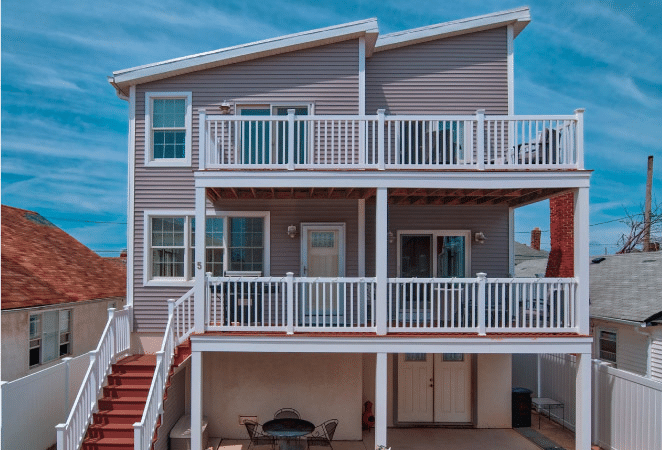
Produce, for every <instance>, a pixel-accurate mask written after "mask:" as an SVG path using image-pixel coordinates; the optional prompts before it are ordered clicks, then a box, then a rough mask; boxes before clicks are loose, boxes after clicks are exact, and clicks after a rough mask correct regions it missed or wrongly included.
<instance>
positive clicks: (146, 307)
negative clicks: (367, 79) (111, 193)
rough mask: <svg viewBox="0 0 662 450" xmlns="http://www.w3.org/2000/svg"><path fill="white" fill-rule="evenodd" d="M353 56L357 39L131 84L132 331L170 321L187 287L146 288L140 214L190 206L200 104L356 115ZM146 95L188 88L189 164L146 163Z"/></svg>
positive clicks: (212, 110) (213, 108) (212, 108)
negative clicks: (296, 107)
mask: <svg viewBox="0 0 662 450" xmlns="http://www.w3.org/2000/svg"><path fill="white" fill-rule="evenodd" d="M358 58H359V56H358V40H356V39H354V40H350V41H345V42H339V43H335V44H330V45H326V46H321V47H316V48H312V49H307V50H301V51H296V52H291V53H286V54H282V55H277V56H271V57H266V58H262V59H258V60H253V61H247V62H243V63H237V64H232V65H228V66H223V67H218V68H213V69H208V70H202V71H198V72H192V73H189V74H185V75H180V76H176V77H172V78H169V79H164V80H159V81H155V82H151V83H146V84H142V85H139V86H137V87H136V114H135V118H136V139H135V147H136V149H135V197H134V199H135V209H134V212H135V221H134V233H135V234H134V249H135V256H134V271H133V275H134V320H135V322H134V325H135V330H136V331H138V332H159V331H162V329H163V327H164V326H165V322H166V319H167V303H166V300H167V299H168V298H178V297H180V296H181V295H182V294H184V293H185V292H186V291H188V290H189V289H190V288H188V287H184V286H182V287H146V286H143V251H144V236H143V230H144V226H143V216H144V211H145V210H154V209H169V210H172V209H179V210H189V211H191V210H193V209H194V208H195V192H194V178H193V172H194V170H197V168H198V154H197V151H198V112H199V109H200V108H205V109H206V110H207V113H208V114H218V113H220V109H219V108H220V105H221V103H223V101H225V100H227V101H229V102H231V103H234V104H264V103H278V102H287V103H297V102H298V103H301V104H309V103H313V104H314V108H315V113H316V114H357V113H358ZM146 92H192V103H193V105H192V106H193V118H192V119H193V124H192V158H191V159H192V165H191V167H176V168H175V167H173V168H162V167H145V164H144V161H145V120H144V119H145V93H146ZM288 225H289V224H288ZM283 234H284V232H283ZM288 239H289V238H288ZM297 271H298V269H297Z"/></svg>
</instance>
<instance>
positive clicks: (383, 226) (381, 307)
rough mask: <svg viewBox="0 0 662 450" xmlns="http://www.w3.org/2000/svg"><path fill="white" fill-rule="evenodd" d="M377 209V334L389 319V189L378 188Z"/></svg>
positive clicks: (382, 330) (380, 333)
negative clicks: (387, 299)
mask: <svg viewBox="0 0 662 450" xmlns="http://www.w3.org/2000/svg"><path fill="white" fill-rule="evenodd" d="M376 202H377V205H376V208H375V209H376V211H375V222H376V223H375V230H376V231H375V276H376V277H377V288H376V291H375V294H376V303H377V304H376V305H375V309H376V310H377V311H376V313H375V317H376V319H377V334H378V335H385V334H386V321H387V315H386V312H387V302H386V294H387V284H386V283H387V277H388V267H387V261H388V245H387V244H388V236H387V230H388V189H387V188H377V199H376Z"/></svg>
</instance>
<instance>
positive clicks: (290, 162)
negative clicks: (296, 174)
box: [287, 109, 296, 170]
mask: <svg viewBox="0 0 662 450" xmlns="http://www.w3.org/2000/svg"><path fill="white" fill-rule="evenodd" d="M295 112H296V109H288V110H287V170H294V155H295V152H294V113H295Z"/></svg>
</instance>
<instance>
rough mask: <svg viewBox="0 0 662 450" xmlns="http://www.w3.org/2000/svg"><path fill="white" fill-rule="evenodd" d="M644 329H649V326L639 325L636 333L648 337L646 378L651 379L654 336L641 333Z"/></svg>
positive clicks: (644, 323) (645, 324) (635, 328)
mask: <svg viewBox="0 0 662 450" xmlns="http://www.w3.org/2000/svg"><path fill="white" fill-rule="evenodd" d="M642 328H648V324H647V323H646V322H643V323H641V324H639V325H635V326H634V332H635V333H637V334H640V335H642V336H645V337H646V341H647V344H648V346H647V348H646V374H645V377H646V378H650V377H651V347H652V346H653V336H652V335H651V334H650V333H647V332H644V331H641V329H642Z"/></svg>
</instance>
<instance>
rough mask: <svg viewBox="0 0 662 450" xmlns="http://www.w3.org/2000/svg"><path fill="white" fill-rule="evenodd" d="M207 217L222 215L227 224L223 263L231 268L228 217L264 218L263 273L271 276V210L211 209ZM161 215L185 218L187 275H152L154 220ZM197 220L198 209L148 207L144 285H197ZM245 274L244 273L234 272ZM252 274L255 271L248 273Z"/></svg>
mask: <svg viewBox="0 0 662 450" xmlns="http://www.w3.org/2000/svg"><path fill="white" fill-rule="evenodd" d="M206 216H207V218H212V217H222V218H224V219H225V220H224V223H223V250H224V253H223V265H224V266H225V270H224V272H225V271H228V269H227V268H228V265H229V262H230V260H229V257H230V254H229V251H230V248H229V242H228V239H229V234H228V220H227V219H228V218H230V217H262V218H263V220H264V225H263V233H264V236H263V253H262V258H263V261H262V269H263V270H262V272H263V273H262V275H263V276H269V274H270V261H271V248H270V241H271V229H270V226H271V225H270V224H271V213H270V212H269V211H207V214H206ZM161 217H184V218H186V220H185V222H184V277H159V278H152V227H151V223H152V219H153V218H161ZM192 219H195V211H192V210H148V211H145V212H144V222H143V236H144V242H145V245H144V247H143V286H193V285H194V284H195V273H192V267H193V260H192V253H193V252H192V251H191V250H192V249H195V243H193V242H190V240H191V220H192ZM232 273H233V274H234V275H241V274H242V272H236V271H235V272H232ZM245 274H247V275H249V274H252V272H245Z"/></svg>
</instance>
